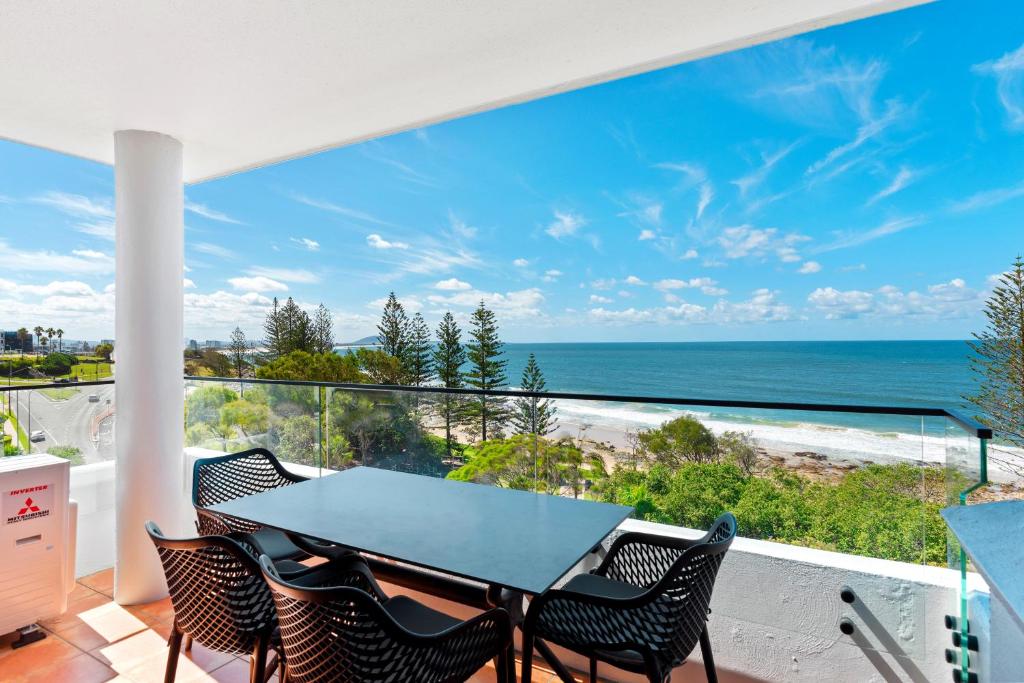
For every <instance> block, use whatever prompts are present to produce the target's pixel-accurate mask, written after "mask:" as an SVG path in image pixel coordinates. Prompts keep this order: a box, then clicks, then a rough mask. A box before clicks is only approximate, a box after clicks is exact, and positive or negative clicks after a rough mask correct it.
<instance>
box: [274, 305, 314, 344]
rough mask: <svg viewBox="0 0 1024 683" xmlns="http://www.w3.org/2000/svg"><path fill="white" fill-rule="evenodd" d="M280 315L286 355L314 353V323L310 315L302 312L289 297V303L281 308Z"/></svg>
mask: <svg viewBox="0 0 1024 683" xmlns="http://www.w3.org/2000/svg"><path fill="white" fill-rule="evenodd" d="M280 315H281V326H282V330H281V332H282V341H283V351H284V353H286V354H287V353H291V352H292V351H305V352H306V353H309V352H310V351H312V347H313V343H312V340H313V334H312V331H313V322H312V321H311V320H310V318H309V313H306V312H305V311H304V310H302V308H300V307H299V305H298V304H297V303H295V300H294V299H292V298H291V297H288V301H286V302H284V306H282V307H281V311H280Z"/></svg>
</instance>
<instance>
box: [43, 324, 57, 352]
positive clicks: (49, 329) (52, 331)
mask: <svg viewBox="0 0 1024 683" xmlns="http://www.w3.org/2000/svg"><path fill="white" fill-rule="evenodd" d="M56 334H57V330H55V329H53V328H52V327H47V328H46V345H47V346H48V347H50V348H51V349H52V348H53V344H51V343H50V342H52V341H53V337H54V335H56Z"/></svg>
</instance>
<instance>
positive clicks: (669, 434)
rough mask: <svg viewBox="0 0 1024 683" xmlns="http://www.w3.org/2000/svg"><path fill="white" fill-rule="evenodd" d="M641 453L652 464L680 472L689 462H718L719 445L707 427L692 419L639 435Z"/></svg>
mask: <svg viewBox="0 0 1024 683" xmlns="http://www.w3.org/2000/svg"><path fill="white" fill-rule="evenodd" d="M637 445H638V447H639V449H640V453H641V454H642V455H643V456H645V457H646V458H647V459H648V460H650V461H651V462H652V463H659V464H662V465H666V466H668V467H670V468H672V469H677V468H679V467H680V466H681V465H682V464H683V463H686V462H715V461H717V460H718V442H717V440H716V439H715V435H714V434H712V433H711V430H709V429H708V428H707V427H705V426H704V425H703V424H701V423H700V421H699V420H696V419H694V418H692V417H690V416H689V415H683V416H682V417H677V418H676V419H674V420H670V421H669V422H666V423H665V424H663V425H661V426H660V427H657V428H656V429H645V430H643V431H641V432H640V433H639V434H637Z"/></svg>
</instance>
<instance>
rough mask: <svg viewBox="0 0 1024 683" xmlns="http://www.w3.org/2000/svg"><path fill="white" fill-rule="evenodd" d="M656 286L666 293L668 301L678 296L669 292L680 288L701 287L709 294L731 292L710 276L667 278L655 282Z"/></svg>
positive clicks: (702, 290)
mask: <svg viewBox="0 0 1024 683" xmlns="http://www.w3.org/2000/svg"><path fill="white" fill-rule="evenodd" d="M654 288H655V289H656V290H658V291H659V292H661V293H663V294H665V298H666V300H668V301H673V300H674V299H675V298H676V297H674V296H671V295H669V294H668V293H669V292H672V291H675V290H679V289H699V290H700V291H701V292H702V293H703V294H707V295H708V296H725V295H726V294H728V293H729V292H728V290H725V289H722V288H721V287H718V282H716V281H715V280H712V279H711V278H709V277H693V278H690V279H689V280H679V279H676V278H666V279H664V280H658V281H657V282H655V283H654Z"/></svg>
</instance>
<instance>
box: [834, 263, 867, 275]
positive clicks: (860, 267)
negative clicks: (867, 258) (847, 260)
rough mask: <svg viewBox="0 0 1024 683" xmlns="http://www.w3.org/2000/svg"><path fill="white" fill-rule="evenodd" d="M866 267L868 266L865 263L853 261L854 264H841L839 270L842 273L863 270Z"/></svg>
mask: <svg viewBox="0 0 1024 683" xmlns="http://www.w3.org/2000/svg"><path fill="white" fill-rule="evenodd" d="M867 269H868V266H867V264H866V263H855V264H853V265H851V266H843V267H842V268H840V269H839V271H840V272H842V273H853V272H857V271H863V270H867Z"/></svg>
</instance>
